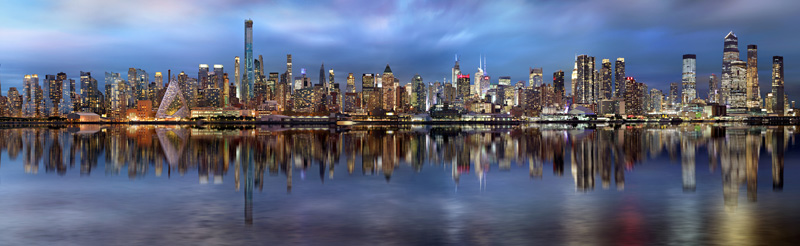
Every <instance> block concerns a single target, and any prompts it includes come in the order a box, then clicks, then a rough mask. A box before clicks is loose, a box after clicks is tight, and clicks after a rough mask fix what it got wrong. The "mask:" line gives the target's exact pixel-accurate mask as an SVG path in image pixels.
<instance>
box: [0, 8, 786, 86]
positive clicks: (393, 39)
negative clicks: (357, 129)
mask: <svg viewBox="0 0 800 246" xmlns="http://www.w3.org/2000/svg"><path fill="white" fill-rule="evenodd" d="M779 2H783V1H778V0H775V1H767V2H763V3H758V4H748V3H744V2H738V1H737V2H730V3H727V4H724V5H723V4H713V3H704V4H688V5H687V6H679V4H677V3H664V4H660V5H661V6H657V7H667V8H666V10H662V9H655V10H654V9H650V10H648V8H654V7H643V6H625V7H623V6H616V7H620V8H622V9H623V10H624V9H633V8H641V9H640V10H643V11H636V12H630V11H628V12H626V13H627V14H630V15H632V16H634V17H635V16H637V15H642V13H640V12H648V11H649V12H656V13H654V14H662V15H665V13H669V12H668V10H669V9H670V8H678V7H685V9H686V10H685V11H684V12H681V13H679V14H678V15H681V14H684V15H686V14H687V13H693V12H702V11H703V10H706V11H710V12H708V13H707V14H709V15H714V16H716V17H718V18H714V19H713V20H707V22H708V23H705V24H704V25H690V26H687V25H688V24H686V23H684V24H680V23H677V24H676V23H669V22H668V21H666V20H648V21H645V22H648V23H646V24H650V26H645V25H644V24H636V25H633V24H625V23H621V22H620V21H621V20H619V19H618V18H619V17H613V16H611V17H609V16H604V15H606V14H603V13H598V12H597V11H598V10H594V9H593V8H591V7H593V5H594V3H586V2H581V3H577V4H574V5H559V4H555V3H524V4H522V3H517V4H515V5H511V4H509V3H508V2H502V3H486V4H484V3H464V4H462V5H457V4H454V3H444V2H442V3H415V2H411V3H405V4H403V3H396V4H387V3H374V4H377V5H379V6H377V7H376V8H367V9H375V11H374V13H370V12H369V11H368V14H367V15H366V16H363V17H357V18H356V17H348V16H346V15H345V14H344V12H343V9H345V7H347V6H349V5H348V4H344V3H343V4H332V5H333V6H325V7H328V8H317V7H315V6H311V7H310V9H311V11H310V12H314V13H316V12H320V14H323V15H322V16H327V17H330V18H331V19H332V20H335V21H332V23H321V21H318V19H317V18H321V17H313V18H309V19H308V20H305V19H302V16H305V15H301V14H302V13H303V10H304V9H305V7H307V6H303V5H302V3H279V4H277V5H276V6H272V5H271V7H274V9H277V10H276V11H278V12H280V13H281V14H279V15H276V16H277V17H276V16H271V15H269V16H266V17H265V16H263V15H259V14H254V13H257V11H253V13H247V12H248V11H244V10H241V9H248V8H247V7H252V8H256V9H258V8H259V7H260V6H259V4H257V3H255V4H253V3H248V4H242V6H238V5H229V4H218V3H201V4H200V5H202V6H209V8H211V7H219V8H220V9H221V10H223V11H221V12H220V13H221V14H219V16H216V15H212V13H211V12H207V10H202V9H203V8H198V7H197V6H194V7H191V8H190V9H192V10H198V9H201V10H202V11H201V10H198V11H199V14H198V15H196V16H195V15H191V16H192V17H187V16H188V15H184V16H181V17H175V16H171V17H170V16H166V17H153V15H152V14H148V15H147V16H148V18H147V19H141V20H140V21H137V20H136V17H137V15H136V14H130V16H122V17H120V18H119V20H117V19H114V18H111V17H113V16H108V14H105V15H97V16H93V15H91V14H89V15H88V16H80V17H78V16H76V14H75V13H71V11H72V12H78V11H84V12H80V13H85V11H91V10H96V9H95V8H101V7H110V8H112V9H113V8H114V7H120V6H124V7H128V8H133V9H142V10H151V11H168V10H172V9H176V8H177V9H181V8H183V7H186V6H187V5H190V4H187V3H184V2H179V1H175V2H168V3H166V4H162V5H156V6H145V5H147V4H146V3H145V4H140V5H136V4H130V3H127V4H126V3H101V2H93V1H85V2H83V3H82V4H75V5H74V6H73V5H71V4H70V5H69V6H59V4H53V3H48V2H47V1H45V2H40V4H41V5H40V6H36V4H35V3H23V4H10V6H9V7H10V8H3V9H6V10H5V11H0V12H4V13H3V16H7V18H9V19H13V20H5V21H3V22H2V23H5V24H3V25H2V26H0V29H3V30H4V32H5V33H10V34H11V35H4V36H3V37H0V43H2V44H4V45H2V47H0V51H2V52H0V64H3V65H4V66H2V70H0V81H2V82H3V84H4V85H3V88H9V87H17V88H18V89H20V88H21V87H22V78H23V75H25V74H39V75H40V76H41V77H44V75H45V74H56V73H59V72H66V73H67V75H68V77H69V78H73V79H77V78H78V73H79V71H91V72H93V74H94V75H95V76H96V77H97V78H98V80H100V81H104V80H103V79H101V78H100V77H99V75H101V74H103V72H106V71H109V72H124V71H125V70H126V69H128V68H130V67H136V68H141V69H143V70H146V71H148V72H149V73H150V74H154V73H155V72H162V73H165V72H166V70H167V69H172V70H173V71H174V72H175V73H176V74H177V73H178V72H180V71H185V72H187V73H188V74H190V75H191V74H193V71H194V69H196V68H197V64H222V65H224V66H225V67H228V68H233V67H234V64H233V63H234V59H233V57H235V56H243V54H242V52H241V51H242V43H243V40H242V35H241V20H242V19H247V18H252V19H253V20H254V22H255V23H256V24H255V25H254V30H253V35H254V36H253V43H254V44H253V50H254V51H253V54H254V55H264V56H265V59H264V63H265V64H263V66H264V70H265V71H264V72H282V71H283V70H284V69H285V65H284V64H283V61H284V60H283V57H284V56H285V55H286V54H292V55H293V56H294V65H293V66H294V67H295V68H306V69H312V70H313V68H315V67H316V66H319V64H322V63H326V64H328V67H329V68H332V69H335V70H336V71H340V73H339V77H340V78H337V79H336V80H337V81H345V80H346V76H347V74H348V73H354V74H361V73H378V72H380V69H381V68H382V67H383V66H384V65H383V64H385V63H389V64H390V65H391V66H392V68H393V70H394V72H395V73H396V78H398V79H399V82H400V84H401V85H405V84H408V83H410V82H411V78H412V76H414V75H415V74H419V75H420V76H421V77H422V78H423V80H424V82H425V83H431V82H434V81H440V82H441V81H442V79H443V78H448V80H450V79H449V77H450V71H449V70H450V68H451V66H452V60H453V54H459V59H460V60H461V64H462V68H461V70H462V71H463V72H464V73H465V74H467V73H473V72H475V71H477V68H478V65H479V64H481V63H480V61H479V60H478V59H476V58H478V57H480V56H481V55H483V57H487V58H485V59H486V60H488V62H486V63H487V66H486V67H487V68H486V70H487V71H488V72H489V73H490V74H489V75H490V76H492V80H491V83H492V84H497V78H499V76H510V77H511V80H512V83H513V82H516V81H520V80H522V81H527V72H528V68H529V67H542V68H543V70H544V75H545V77H549V76H548V75H549V74H552V73H553V72H555V71H558V70H564V71H569V68H571V66H572V65H573V62H574V60H573V59H574V56H575V55H576V54H586V55H589V56H593V57H596V58H597V59H612V60H613V59H616V58H617V57H624V58H625V59H626V63H627V64H626V67H627V69H626V70H627V71H626V73H627V75H628V76H632V77H635V78H636V79H637V80H638V81H640V82H644V83H646V84H648V85H649V86H650V88H658V89H661V90H664V91H666V90H667V89H668V88H669V83H675V82H680V81H681V62H680V58H681V56H682V55H683V54H697V78H698V80H697V83H698V86H697V95H698V96H699V97H700V98H704V96H703V95H707V90H708V87H707V86H703V85H704V84H707V83H706V82H707V81H706V80H707V78H708V76H709V75H710V74H712V73H713V74H717V75H719V74H720V72H721V69H720V66H719V64H720V61H721V60H722V55H721V54H720V53H721V52H720V48H719V47H720V44H721V43H722V40H723V37H724V34H725V33H728V32H729V31H730V30H733V32H734V33H736V34H737V35H738V36H739V38H740V40H739V46H740V47H742V48H744V47H746V46H747V45H748V44H756V45H758V46H759V52H758V53H759V55H760V56H761V57H760V58H761V59H760V60H762V61H769V60H771V59H770V58H771V57H772V56H784V57H786V58H787V59H789V64H791V57H792V56H793V54H797V53H798V51H797V50H793V49H792V47H791V46H789V45H788V43H794V42H792V40H797V39H798V38H796V37H792V35H784V34H783V33H780V32H776V31H771V32H770V31H769V30H771V29H777V30H780V28H776V27H780V26H781V25H788V24H789V23H791V18H796V17H790V16H788V15H787V13H788V12H787V11H786V10H785V9H791V8H784V7H783V6H782V5H780V4H777V3H779ZM203 4H205V5H203ZM349 4H353V3H349ZM504 4H505V5H504ZM786 4H796V3H791V2H787V3H786ZM31 5H33V6H31ZM322 5H325V4H322ZM540 5H542V6H547V7H552V8H553V9H554V10H558V9H569V10H570V12H567V13H566V14H565V15H564V16H561V17H560V18H558V19H554V20H553V22H556V23H558V21H561V23H562V25H556V26H559V27H561V28H563V29H561V28H554V27H552V26H550V27H545V28H540V29H544V30H539V32H536V30H532V31H530V32H527V31H525V32H522V30H523V29H526V28H527V29H531V27H530V26H526V25H523V24H516V23H514V24H512V23H510V22H508V21H510V18H512V17H519V16H520V15H521V13H519V12H520V11H521V10H519V9H517V8H520V9H533V10H534V13H542V10H541V9H540V8H538V7H539V6H540ZM610 5H615V4H613V3H612V4H610ZM75 6H80V7H81V8H86V9H85V10H78V9H76V7H75ZM503 6H505V7H511V6H513V7H514V8H503ZM775 6H782V7H778V8H776V7H775ZM36 7H39V8H36ZM56 7H65V8H66V9H65V10H64V11H63V12H56V14H54V15H55V16H61V17H63V18H61V19H60V20H62V21H63V22H59V23H58V24H56V23H52V22H53V21H55V19H52V18H54V17H45V16H42V15H41V13H39V12H36V11H32V13H30V14H28V15H25V16H20V15H19V14H18V13H19V12H25V13H29V12H31V10H38V9H41V11H46V10H47V9H49V8H56ZM158 7H163V9H160V8H158ZM240 7H241V8H240ZM262 7H263V6H262ZM321 7H322V6H321ZM570 7H574V8H570ZM14 9H17V10H19V9H26V10H28V11H13V10H14ZM9 10H12V11H9ZM459 10H463V11H459ZM492 10H493V11H495V12H497V13H504V14H503V15H488V16H486V17H481V16H482V15H480V13H484V12H489V11H492ZM581 10H583V11H586V12H587V13H590V16H592V17H598V19H597V20H598V21H597V23H595V22H594V21H590V20H579V21H578V22H577V24H581V23H584V24H586V23H595V24H587V25H588V27H581V26H578V25H576V26H574V27H573V28H570V27H571V26H570V25H568V23H566V22H565V21H564V19H569V18H576V16H575V13H573V12H575V11H581ZM644 10H647V11H644ZM725 10H735V11H733V12H734V13H740V12H745V11H746V12H747V13H748V15H747V16H745V15H741V16H738V17H739V18H734V17H736V14H734V13H725ZM185 11H188V10H185ZM415 11H416V12H415ZM504 11H505V12H504ZM134 12H135V11H134ZM451 12H455V13H465V14H466V15H469V16H478V18H464V17H461V16H453V15H454V13H451ZM475 13H477V14H475ZM325 14H327V15H325ZM413 17H420V18H421V19H424V20H428V21H432V23H431V27H426V28H422V25H421V24H422V23H421V22H423V21H422V20H413V19H414V18H413ZM434 17H440V18H434ZM599 17H603V18H605V19H603V18H599ZM103 18H111V19H114V21H112V22H111V23H108V24H106V23H103V24H96V23H89V21H91V20H102V19H103ZM531 18H534V17H531ZM581 18H586V19H589V18H588V17H581ZM276 19H277V20H276ZM409 19H412V20H409ZM370 20H380V21H370ZM452 20H455V21H452ZM778 20H780V22H777V21H778ZM193 21H197V22H198V23H202V24H204V25H210V26H212V28H210V29H209V28H203V30H205V31H208V30H219V31H220V33H221V34H224V35H189V34H190V33H187V32H188V31H186V30H184V31H180V32H173V31H174V29H175V28H176V27H169V26H170V25H165V26H162V25H157V24H170V23H174V24H181V23H184V24H185V23H188V22H193ZM359 21H361V22H359ZM381 21H383V22H382V23H383V24H385V25H383V26H379V28H376V29H362V30H360V31H361V32H359V33H355V34H354V35H341V34H336V33H335V32H332V30H336V29H337V28H339V29H342V28H343V29H345V30H356V29H359V28H360V27H365V26H368V25H373V24H374V25H377V24H375V22H381ZM448 21H450V22H449V23H450V24H449V25H451V26H454V27H461V28H454V30H447V31H443V30H444V29H442V30H437V28H439V27H441V26H443V25H445V24H446V23H447V22H448ZM409 22H410V23H409ZM23 23H25V24H23ZM490 23H494V24H498V23H504V26H502V27H498V28H497V29H498V30H491V28H488V29H487V28H486V27H485V26H487V25H489V24H490ZM781 23H784V24H781ZM49 24H52V25H49ZM113 24H118V25H117V26H115V25H113ZM393 24H396V25H393ZM194 25H198V24H194ZM625 26H627V28H623V27H625ZM470 27H481V28H477V29H475V28H470ZM589 27H591V28H589ZM681 27H683V28H681ZM587 29H588V33H594V32H600V33H610V34H614V33H618V34H619V33H622V34H624V33H625V32H630V33H629V34H634V35H609V36H612V37H607V36H598V38H597V40H592V41H588V42H587V41H581V42H577V41H574V40H573V39H570V38H568V36H570V32H574V31H576V30H577V31H580V30H583V31H587ZM619 29H628V30H619ZM635 29H641V31H642V32H639V33H634V32H633V31H634V30H635ZM659 29H660V30H659ZM698 29H700V30H698ZM168 30H172V31H168ZM409 30H412V31H416V32H410V33H408V34H411V36H415V37H416V38H417V39H414V38H409V37H403V35H401V34H403V31H409ZM141 32H147V33H148V35H145V36H148V37H152V38H141V37H138V36H137V37H136V38H131V39H130V40H129V39H124V42H122V41H120V40H119V39H120V37H125V36H128V35H133V34H136V33H141ZM162 32H163V33H162ZM369 32H378V33H377V34H381V33H380V32H385V33H383V34H387V35H371V34H376V33H369ZM426 32H427V33H426ZM53 33H56V34H60V35H50V34H53ZM198 33H199V32H198ZM419 33H425V35H422V34H419ZM487 33H490V34H487ZM531 33H541V34H543V35H541V36H539V37H536V38H534V39H531V40H533V41H531V42H519V41H513V40H517V39H525V40H527V38H528V37H530V36H531V35H532V34H531ZM76 34H86V35H85V36H81V35H76ZM276 34H277V35H276ZM42 35H44V36H48V37H49V36H53V37H58V38H54V39H52V40H53V41H45V40H44V39H37V38H36V37H40V36H42ZM187 35H188V37H187ZM220 36H230V37H231V38H218V37H220ZM350 36H354V37H350ZM534 36H535V35H534ZM11 37H13V39H12V38H11ZM103 37H105V38H103ZM274 37H286V38H274ZM423 37H424V38H423ZM497 37H509V38H508V39H503V38H497ZM356 38H360V39H365V40H362V41H359V42H361V43H359V42H350V41H352V40H350V39H356ZM161 39H172V41H173V42H170V41H164V42H156V43H153V41H151V40H161ZM186 39H188V40H186ZM409 39H413V40H409ZM19 40H36V41H35V42H20V41H19ZM48 40H49V39H48ZM108 40H117V41H120V42H118V43H114V42H110V41H108ZM131 40H134V41H131ZM221 40H224V41H221ZM325 40H327V41H325ZM415 40H416V41H415ZM432 40H438V43H437V42H433V41H432ZM506 40H508V41H506ZM654 40H656V41H658V42H653V41H654ZM688 40H692V41H691V42H690V41H688ZM334 41H335V42H334ZM446 41H449V43H448V42H446ZM47 42H55V43H52V44H51V43H47ZM148 43H149V44H152V45H147V44H148ZM409 43H411V44H413V45H411V46H409V45H410V44H409ZM531 43H533V45H531ZM179 44H180V45H179ZM499 44H502V45H499ZM554 44H558V46H560V47H559V48H553V47H552V45H554ZM648 44H649V45H648ZM178 46H186V47H178ZM498 46H502V47H503V49H501V48H498ZM188 47H195V48H194V50H195V51H185V50H184V49H188ZM216 47H219V48H218V49H217V48H216ZM653 47H658V48H657V49H653ZM620 49H622V50H620ZM154 50H158V51H154ZM742 50H743V49H742ZM198 51H205V52H198ZM97 52H99V53H100V54H96V55H92V54H94V53H97ZM126 52H131V53H132V54H127V55H126V54H125V53H126ZM84 54H86V55H84ZM740 56H741V57H746V51H744V50H743V51H742V52H741V55H740ZM84 57H86V58H84ZM173 57H174V58H173ZM539 57H542V58H539ZM652 57H657V58H656V59H653V58H652ZM164 58H171V59H164ZM790 67H791V65H790ZM227 71H231V69H228V70H227ZM758 71H759V76H758V77H759V78H760V80H759V84H760V87H761V88H762V90H761V92H762V95H763V94H766V92H768V91H769V90H766V89H764V88H769V87H770V85H771V81H769V80H767V79H765V78H770V77H771V64H769V63H768V62H761V64H759V67H758ZM786 73H787V75H786V81H785V84H786V89H785V91H786V93H787V94H789V95H796V94H797V93H795V92H797V91H798V87H796V86H794V84H796V83H793V81H796V79H795V78H796V77H797V76H793V74H796V72H794V71H793V70H791V69H787V71H786ZM448 82H451V81H448ZM472 82H473V83H474V82H476V81H472ZM566 82H567V83H569V80H568V79H567V81H566ZM340 84H343V83H340ZM341 86H342V90H343V89H344V85H341ZM101 87H102V86H101ZM356 87H360V83H356ZM567 88H570V87H569V86H567ZM358 89H359V90H361V88H358ZM2 93H4V94H5V93H6V92H5V91H4V92H2ZM567 93H570V90H569V89H567Z"/></svg>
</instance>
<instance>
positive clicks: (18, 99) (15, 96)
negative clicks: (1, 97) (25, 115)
mask: <svg viewBox="0 0 800 246" xmlns="http://www.w3.org/2000/svg"><path fill="white" fill-rule="evenodd" d="M6 95H7V96H8V103H9V105H10V108H11V110H10V114H11V116H15V117H19V116H20V114H21V113H22V112H21V111H22V95H21V94H19V91H18V90H17V87H9V88H8V94H6Z"/></svg>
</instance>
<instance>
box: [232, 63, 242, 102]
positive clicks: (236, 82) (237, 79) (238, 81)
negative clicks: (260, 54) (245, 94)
mask: <svg viewBox="0 0 800 246" xmlns="http://www.w3.org/2000/svg"><path fill="white" fill-rule="evenodd" d="M233 67H234V68H233V69H234V71H233V87H236V88H242V77H241V76H242V75H241V72H240V69H241V68H240V67H239V57H238V56H237V57H234V58H233ZM236 98H242V91H240V90H237V91H236Z"/></svg>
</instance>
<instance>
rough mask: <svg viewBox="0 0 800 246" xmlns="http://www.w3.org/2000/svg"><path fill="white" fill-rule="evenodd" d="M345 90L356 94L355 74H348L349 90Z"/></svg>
mask: <svg viewBox="0 0 800 246" xmlns="http://www.w3.org/2000/svg"><path fill="white" fill-rule="evenodd" d="M345 90H346V91H347V93H356V77H355V76H353V73H348V74H347V88H346V89H345Z"/></svg>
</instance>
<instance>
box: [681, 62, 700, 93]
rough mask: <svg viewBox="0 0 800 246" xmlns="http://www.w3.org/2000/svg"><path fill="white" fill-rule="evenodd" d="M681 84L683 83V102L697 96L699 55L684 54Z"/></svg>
mask: <svg viewBox="0 0 800 246" xmlns="http://www.w3.org/2000/svg"><path fill="white" fill-rule="evenodd" d="M681 84H682V85H683V100H681V102H683V103H684V104H686V103H690V102H692V101H693V100H694V99H695V98H697V56H696V55H695V54H686V55H683V75H682V76H681Z"/></svg>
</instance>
